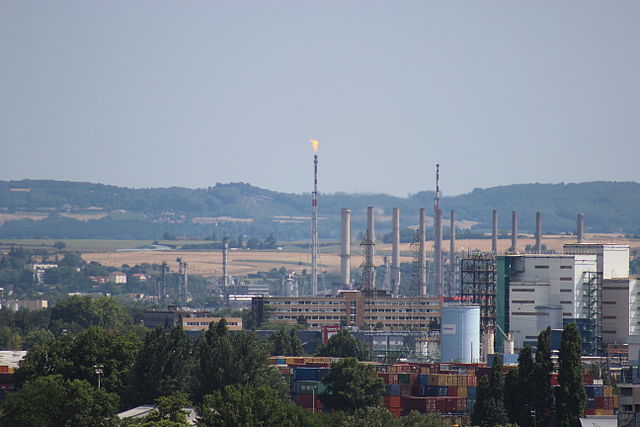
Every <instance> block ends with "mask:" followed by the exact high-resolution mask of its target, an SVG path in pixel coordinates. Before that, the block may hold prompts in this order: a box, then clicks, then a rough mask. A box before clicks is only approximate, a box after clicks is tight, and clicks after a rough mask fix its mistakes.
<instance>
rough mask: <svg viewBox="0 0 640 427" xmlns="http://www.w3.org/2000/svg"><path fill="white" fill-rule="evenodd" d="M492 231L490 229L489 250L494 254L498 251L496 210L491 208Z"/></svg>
mask: <svg viewBox="0 0 640 427" xmlns="http://www.w3.org/2000/svg"><path fill="white" fill-rule="evenodd" d="M491 224H492V231H491V251H492V252H493V253H494V254H497V253H498V211H497V210H495V209H494V210H493V217H492V218H491Z"/></svg>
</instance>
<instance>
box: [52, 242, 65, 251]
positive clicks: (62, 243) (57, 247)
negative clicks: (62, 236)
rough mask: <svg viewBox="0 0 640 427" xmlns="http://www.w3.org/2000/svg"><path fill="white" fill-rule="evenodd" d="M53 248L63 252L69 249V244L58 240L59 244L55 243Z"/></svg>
mask: <svg viewBox="0 0 640 427" xmlns="http://www.w3.org/2000/svg"><path fill="white" fill-rule="evenodd" d="M53 247H54V248H56V249H58V250H62V249H64V248H66V247H67V244H66V243H65V242H63V241H62V240H58V241H57V242H55V243H54V244H53Z"/></svg>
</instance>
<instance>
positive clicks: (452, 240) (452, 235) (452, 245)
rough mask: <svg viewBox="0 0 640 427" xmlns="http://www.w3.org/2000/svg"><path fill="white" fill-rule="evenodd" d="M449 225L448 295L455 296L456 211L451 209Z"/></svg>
mask: <svg viewBox="0 0 640 427" xmlns="http://www.w3.org/2000/svg"><path fill="white" fill-rule="evenodd" d="M450 220H451V223H450V225H449V270H450V274H451V275H450V276H449V277H450V280H449V295H456V294H457V292H456V284H457V282H456V211H455V210H453V209H451V218H450Z"/></svg>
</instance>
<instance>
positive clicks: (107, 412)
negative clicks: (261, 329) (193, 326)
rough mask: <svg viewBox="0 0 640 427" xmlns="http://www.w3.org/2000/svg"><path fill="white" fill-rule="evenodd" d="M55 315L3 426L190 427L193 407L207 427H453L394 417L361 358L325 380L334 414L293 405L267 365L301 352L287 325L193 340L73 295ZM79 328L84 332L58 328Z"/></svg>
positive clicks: (215, 327) (218, 331)
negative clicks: (126, 415)
mask: <svg viewBox="0 0 640 427" xmlns="http://www.w3.org/2000/svg"><path fill="white" fill-rule="evenodd" d="M53 310H54V312H53V313H52V314H51V319H50V324H49V325H50V328H52V329H50V330H49V332H50V333H51V334H52V337H51V338H50V339H49V340H48V341H46V342H42V343H40V344H38V345H35V346H34V347H33V348H32V349H31V350H30V351H29V352H28V354H27V356H26V357H25V358H24V359H23V360H22V361H21V363H20V367H19V368H18V369H17V371H16V377H17V380H18V390H17V391H16V392H13V393H10V394H8V395H7V396H6V397H5V399H4V400H3V401H2V402H1V403H0V425H20V426H25V427H29V426H44V425H50V426H67V425H68V426H118V425H121V426H129V425H145V426H159V425H162V426H184V425H187V424H186V423H187V420H186V414H185V411H184V409H183V408H184V407H187V406H193V407H195V408H196V412H197V415H198V421H197V422H198V425H200V426H275V425H277V426H327V427H328V426H345V427H347V426H365V425H388V426H392V427H393V426H397V427H404V426H425V427H429V426H431V427H444V426H447V425H449V424H448V423H447V422H445V421H444V420H442V418H441V417H439V416H424V415H420V414H416V413H414V414H411V415H410V416H408V417H405V418H403V419H394V418H393V417H392V416H391V414H390V413H389V412H388V411H386V410H385V409H384V408H382V407H381V406H380V405H381V396H382V392H383V390H384V384H383V382H382V380H381V379H380V378H378V377H377V376H376V375H375V373H374V371H373V369H372V368H371V367H370V366H367V365H364V364H361V363H359V362H357V361H356V359H353V358H346V359H344V360H343V361H341V362H338V363H336V364H334V365H332V368H331V370H330V372H329V374H328V375H327V378H326V379H325V380H324V381H325V384H326V386H327V390H329V391H330V394H327V395H324V394H321V395H320V398H321V399H322V401H323V402H324V403H325V407H326V408H329V409H332V412H331V413H328V414H322V413H310V412H309V411H307V410H304V409H302V408H300V407H297V406H295V405H294V404H293V403H292V402H291V401H290V398H289V394H288V387H287V386H286V384H285V383H284V381H283V379H282V377H281V376H280V374H279V373H278V371H276V370H275V369H273V367H271V366H270V365H269V363H268V357H269V356H270V355H271V354H274V353H280V352H281V351H284V352H289V353H299V352H300V351H301V343H300V341H299V340H298V339H297V337H295V335H294V334H291V333H290V332H289V331H287V330H285V329H281V330H280V331H278V332H277V333H276V334H274V336H272V338H271V339H270V340H261V339H259V338H258V337H257V336H256V335H255V334H254V333H253V332H251V331H239V332H230V331H229V330H228V329H227V326H226V322H225V320H224V319H222V320H221V321H220V322H218V323H212V324H211V325H210V327H209V329H208V330H207V331H206V332H204V333H202V334H200V336H199V337H198V338H197V339H196V340H195V341H194V340H190V339H188V338H187V337H186V335H185V333H184V331H183V330H182V328H181V327H180V326H177V327H174V328H173V329H171V330H170V331H165V330H163V329H160V328H158V329H155V330H146V331H144V333H142V332H143V331H142V330H141V327H139V326H133V325H132V324H131V320H132V319H131V317H130V316H129V314H128V313H127V311H126V309H125V308H123V307H120V306H118V305H117V304H115V303H114V302H113V300H110V299H109V298H89V297H73V298H71V299H69V300H67V301H63V302H61V303H59V304H58V305H57V306H56V307H54V309H53ZM53 325H55V327H53ZM71 325H74V326H76V327H78V328H79V329H78V330H74V329H73V328H69V329H67V328H65V329H63V330H60V327H61V326H71ZM53 334H55V338H53ZM351 340H354V338H353V337H351V336H350V335H348V334H347V333H345V332H343V333H342V336H341V338H339V339H336V338H335V337H332V341H330V344H331V345H330V347H331V348H333V349H334V351H338V352H341V354H343V355H346V356H348V355H349V354H348V351H346V350H345V348H347V349H348V348H352V349H353V350H354V351H357V348H354V347H353V342H352V341H351ZM341 346H344V347H345V348H338V347H341ZM332 396H333V397H332ZM153 402H156V410H154V411H153V412H152V413H151V414H150V415H148V416H147V417H144V418H141V419H128V420H122V421H120V420H119V419H118V418H117V417H116V413H117V412H118V411H121V410H123V409H126V408H130V407H133V406H136V405H139V404H148V403H153Z"/></svg>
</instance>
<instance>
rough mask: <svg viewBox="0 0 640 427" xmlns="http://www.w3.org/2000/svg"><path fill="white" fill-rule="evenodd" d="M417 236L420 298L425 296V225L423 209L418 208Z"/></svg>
mask: <svg viewBox="0 0 640 427" xmlns="http://www.w3.org/2000/svg"><path fill="white" fill-rule="evenodd" d="M418 235H419V238H420V242H419V246H418V250H419V253H420V256H419V258H418V271H419V272H420V296H423V297H426V296H427V247H426V240H427V227H426V225H425V218H424V208H420V225H419V226H418Z"/></svg>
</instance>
